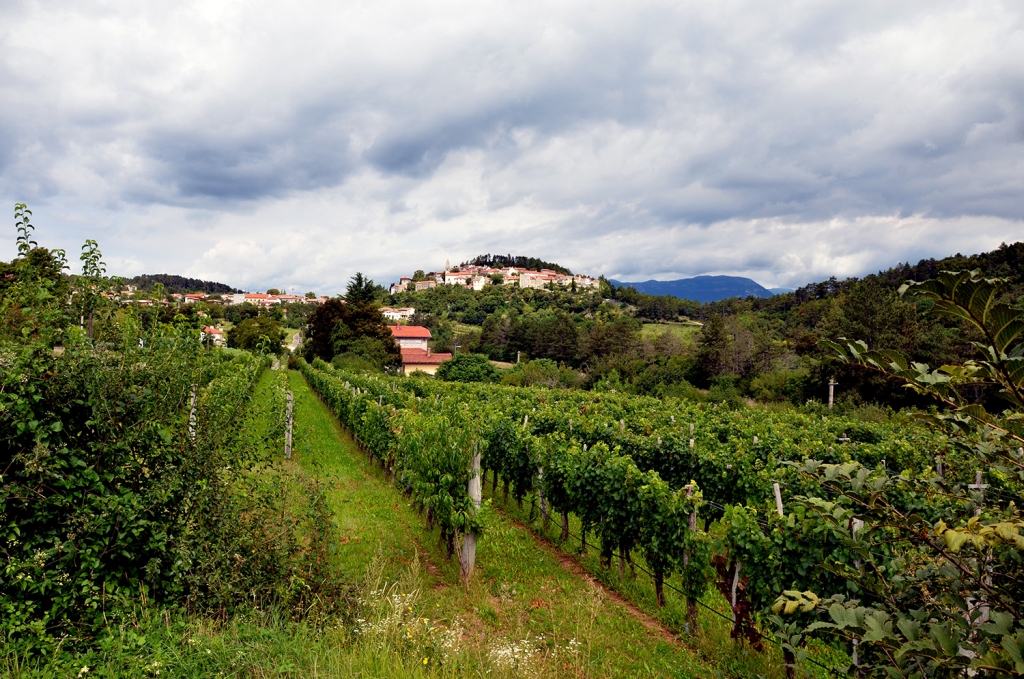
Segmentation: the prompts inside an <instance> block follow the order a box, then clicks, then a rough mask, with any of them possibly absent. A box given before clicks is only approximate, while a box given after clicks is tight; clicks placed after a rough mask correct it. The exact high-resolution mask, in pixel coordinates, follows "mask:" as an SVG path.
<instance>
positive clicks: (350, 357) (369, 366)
mask: <svg viewBox="0 0 1024 679" xmlns="http://www.w3.org/2000/svg"><path fill="white" fill-rule="evenodd" d="M331 365H332V366H334V367H335V368H337V369H338V370H350V371H352V372H358V373H361V372H380V366H379V365H377V364H376V363H374V362H373V361H371V360H369V359H367V358H366V357H365V356H361V355H359V354H356V353H352V352H345V353H344V354H338V355H337V356H335V357H334V358H332V359H331Z"/></svg>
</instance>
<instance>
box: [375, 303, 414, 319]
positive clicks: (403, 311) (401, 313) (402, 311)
mask: <svg viewBox="0 0 1024 679" xmlns="http://www.w3.org/2000/svg"><path fill="white" fill-rule="evenodd" d="M380 312H381V313H382V314H384V318H386V319H388V320H389V321H407V320H409V319H410V318H412V317H413V315H414V314H415V313H416V309H414V308H413V307H411V306H410V307H396V308H392V307H389V306H382V307H381V308H380Z"/></svg>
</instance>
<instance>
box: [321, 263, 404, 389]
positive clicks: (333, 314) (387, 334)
mask: <svg viewBox="0 0 1024 679" xmlns="http://www.w3.org/2000/svg"><path fill="white" fill-rule="evenodd" d="M372 284H373V283H372V281H370V285H371V286H372ZM349 287H350V289H351V288H352V286H351V285H350V286H349ZM359 287H360V288H363V289H365V280H360V281H359ZM356 297H358V293H357V294H356V295H353V298H356ZM304 346H305V348H306V359H307V360H309V361H312V360H313V358H314V357H318V358H321V359H323V360H325V361H328V362H330V361H331V360H332V359H333V358H334V357H335V356H338V355H340V354H346V353H352V354H355V355H357V356H361V357H363V358H365V359H367V360H369V361H371V362H372V363H374V365H376V366H378V367H379V368H381V369H384V370H389V369H397V368H398V367H399V366H401V364H402V352H401V350H400V349H399V348H398V344H397V343H396V342H395V339H394V335H392V333H391V330H390V329H389V328H388V326H387V324H386V323H385V322H384V316H383V315H382V314H381V313H380V309H379V308H378V307H377V305H376V304H375V303H374V302H372V301H369V302H350V301H348V300H346V301H345V302H342V301H341V300H336V299H332V300H328V301H327V303H325V304H323V305H321V306H320V307H319V308H318V309H317V310H316V311H314V312H313V315H312V316H310V318H309V325H307V326H306V341H305V345H304Z"/></svg>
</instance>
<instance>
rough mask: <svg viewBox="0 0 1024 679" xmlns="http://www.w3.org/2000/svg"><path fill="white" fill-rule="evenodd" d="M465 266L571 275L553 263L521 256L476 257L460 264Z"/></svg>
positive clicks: (488, 255) (567, 270)
mask: <svg viewBox="0 0 1024 679" xmlns="http://www.w3.org/2000/svg"><path fill="white" fill-rule="evenodd" d="M467 265H473V266H489V267H491V268H494V269H501V268H504V267H506V266H514V267H516V268H518V269H530V270H531V271H539V270H541V269H550V270H552V271H557V272H558V273H560V274H565V275H566V276H568V275H571V274H572V271H569V269H567V268H565V267H564V266H561V265H559V264H555V263H554V262H545V261H544V260H542V259H538V258H537V257H523V256H521V255H492V254H486V255H477V256H476V257H474V258H473V259H471V260H469V261H468V262H463V263H462V266H467Z"/></svg>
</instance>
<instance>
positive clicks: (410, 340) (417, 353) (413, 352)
mask: <svg viewBox="0 0 1024 679" xmlns="http://www.w3.org/2000/svg"><path fill="white" fill-rule="evenodd" d="M388 328H389V329H390V330H391V334H392V335H394V337H395V342H397V343H398V347H399V349H400V350H401V352H402V373H403V374H406V375H408V374H410V373H412V372H415V371H416V370H419V371H421V372H425V373H427V374H428V375H433V374H434V373H436V372H437V369H438V367H439V366H440V365H441V364H442V363H444V362H445V361H447V360H449V359H451V357H452V355H451V354H448V353H436V354H435V353H433V352H432V351H430V346H429V344H428V343H429V341H430V330H429V329H428V328H424V327H423V326H420V325H389V326H388Z"/></svg>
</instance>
